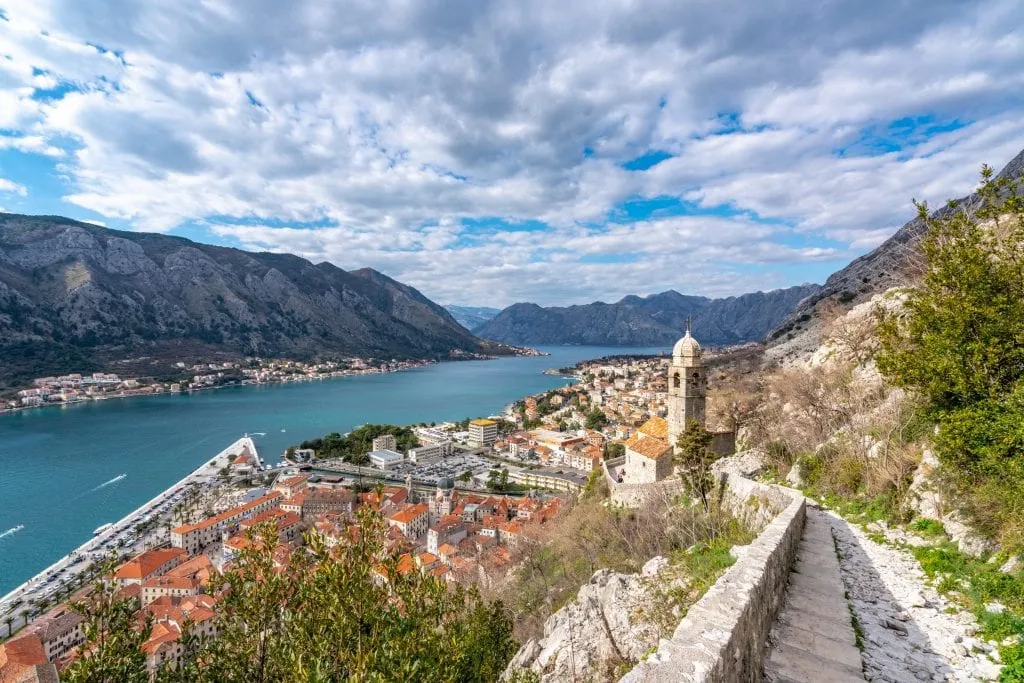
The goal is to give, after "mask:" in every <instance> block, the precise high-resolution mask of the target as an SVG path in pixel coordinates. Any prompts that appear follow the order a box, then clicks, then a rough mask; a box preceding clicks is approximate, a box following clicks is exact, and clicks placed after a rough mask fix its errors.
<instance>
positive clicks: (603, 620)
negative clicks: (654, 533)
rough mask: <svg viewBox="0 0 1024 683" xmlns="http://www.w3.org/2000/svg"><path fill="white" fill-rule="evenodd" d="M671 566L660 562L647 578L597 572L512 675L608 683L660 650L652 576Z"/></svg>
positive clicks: (652, 564) (524, 650)
mask: <svg viewBox="0 0 1024 683" xmlns="http://www.w3.org/2000/svg"><path fill="white" fill-rule="evenodd" d="M666 564H667V560H665V559H664V558H660V557H656V558H654V559H652V560H650V561H648V562H647V563H646V564H645V565H644V569H643V572H642V573H641V574H619V573H617V572H614V571H612V570H610V569H601V570H598V571H597V572H595V573H594V575H593V576H592V577H591V579H590V581H589V582H588V583H587V584H586V585H584V586H583V587H582V588H580V591H579V593H578V594H577V596H576V599H575V600H574V601H572V602H570V603H569V604H568V605H566V606H565V607H563V608H562V609H560V610H558V611H557V612H555V613H554V614H552V615H551V616H550V617H549V618H548V620H547V621H546V622H545V623H544V631H543V636H542V637H541V638H540V639H539V640H530V641H528V642H526V643H525V644H524V645H523V646H522V647H521V648H520V649H519V652H517V653H516V655H515V657H513V659H512V661H511V662H510V663H509V666H508V669H507V670H506V675H508V674H510V673H511V672H512V671H514V670H516V669H531V670H533V671H534V672H535V673H537V674H538V675H539V676H540V680H541V681H542V682H543V683H551V682H558V681H585V680H605V679H607V678H608V677H609V676H610V674H611V673H612V672H614V670H615V669H616V668H617V667H618V666H619V665H620V664H621V663H623V662H637V661H639V660H640V659H641V658H642V657H643V656H644V654H645V653H647V652H649V651H650V650H651V648H652V647H654V646H655V645H657V643H658V639H659V636H660V634H659V632H658V628H657V626H656V625H655V624H654V623H652V622H651V621H650V620H649V619H648V618H647V617H645V614H649V610H650V608H651V607H652V606H653V605H652V603H653V602H654V601H655V594H656V592H655V591H654V590H653V586H652V583H651V579H650V577H651V576H652V575H653V574H656V573H658V572H660V571H661V570H662V569H664V567H665V565H666Z"/></svg>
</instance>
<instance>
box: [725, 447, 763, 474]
mask: <svg viewBox="0 0 1024 683" xmlns="http://www.w3.org/2000/svg"><path fill="white" fill-rule="evenodd" d="M766 460H767V454H766V453H765V452H764V451H763V450H761V449H760V448H754V449H751V450H748V451H742V452H740V453H736V454H735V455H730V456H727V457H725V458H720V459H718V460H716V461H715V462H714V463H713V464H712V465H711V471H712V472H713V473H714V474H716V475H722V474H735V475H738V476H740V477H748V478H752V477H756V476H757V475H759V474H761V473H762V472H764V470H765V462H766Z"/></svg>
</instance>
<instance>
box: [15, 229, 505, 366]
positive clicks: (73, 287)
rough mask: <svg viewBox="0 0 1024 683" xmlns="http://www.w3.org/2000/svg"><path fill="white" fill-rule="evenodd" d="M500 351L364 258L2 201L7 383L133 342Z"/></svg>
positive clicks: (230, 349)
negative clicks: (243, 242)
mask: <svg viewBox="0 0 1024 683" xmlns="http://www.w3.org/2000/svg"><path fill="white" fill-rule="evenodd" d="M504 351H505V349H502V348H500V347H499V346H498V345H496V344H494V343H492V342H485V341H482V340H480V339H478V338H477V337H475V336H473V334H472V333H470V332H469V331H468V330H466V329H465V328H464V327H462V326H460V325H459V324H458V323H457V322H456V321H455V319H454V318H452V316H451V315H450V314H449V313H448V312H447V311H446V310H445V309H444V308H442V307H441V306H439V305H437V304H435V303H434V302H432V301H430V300H429V299H427V298H426V297H425V296H423V295H422V294H421V293H420V292H418V291H417V290H415V289H413V288H412V287H409V286H407V285H404V284H402V283H400V282H396V281H395V280H392V279H391V278H388V277H387V276H385V275H383V274H381V273H378V272H376V271H374V270H371V269H364V270H359V271H355V272H347V271H344V270H342V269H340V268H337V267H335V266H333V265H331V264H330V263H320V264H316V265H314V264H313V263H310V262H309V261H306V260H305V259H302V258H299V257H297V256H291V255H288V254H270V253H249V252H245V251H241V250H239V249H229V248H225V247H215V246H210V245H205V244H198V243H195V242H191V241H189V240H186V239H182V238H180V237H170V236H167V235H156V234H150V233H133V232H121V231H115V230H108V229H106V228H102V227H99V226H95V225H90V224H85V223H79V222H76V221H72V220H69V219H65V218H58V217H41V216H20V215H13V214H0V377H2V378H3V380H4V381H7V382H10V383H14V382H17V381H18V379H19V378H20V377H23V376H24V375H25V374H26V373H31V374H30V375H29V376H32V375H34V376H39V375H42V374H48V373H51V372H62V371H69V370H88V369H90V367H92V366H95V364H96V363H97V362H99V361H100V360H102V359H104V358H114V359H120V358H122V357H125V356H131V355H136V356H138V355H146V356H153V357H175V356H176V357H179V358H182V359H193V358H196V357H202V356H204V355H213V354H225V355H234V356H241V355H263V356H271V357H274V356H278V357H282V356H283V357H294V358H302V359H309V358H316V357H321V356H328V355H334V356H337V355H363V356H376V357H418V358H426V357H444V356H447V355H449V354H451V353H463V352H485V353H487V352H491V353H502V352H504Z"/></svg>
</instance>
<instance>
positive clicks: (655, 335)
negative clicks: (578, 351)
mask: <svg viewBox="0 0 1024 683" xmlns="http://www.w3.org/2000/svg"><path fill="white" fill-rule="evenodd" d="M818 289H819V286H818V285H800V286H798V287H790V288H788V289H778V290H775V291H771V292H755V293H753V294H744V295H742V296H738V297H728V298H725V299H709V298H707V297H702V296H686V295H683V294H680V293H678V292H676V291H673V290H669V291H667V292H662V293H660V294H652V295H650V296H646V297H639V296H627V297H625V298H624V299H622V300H621V301H619V302H617V303H613V304H606V303H603V302H597V303H592V304H586V305H583V306H569V307H565V308H558V307H551V308H542V307H540V306H538V305H536V304H529V303H520V304H514V305H512V306H509V307H508V308H506V309H505V310H504V311H502V312H501V313H499V314H498V315H497V316H495V317H494V319H492V320H490V321H489V322H487V323H485V324H484V325H482V326H481V327H479V328H477V329H476V330H475V332H476V334H477V335H479V336H481V337H483V338H485V339H494V340H496V341H501V342H505V343H509V344H596V345H607V346H660V345H665V344H671V343H673V342H674V341H675V340H676V339H678V338H679V335H680V333H681V331H682V330H683V329H685V327H686V318H687V316H692V318H693V329H694V330H695V334H696V335H697V336H698V337H699V338H700V340H701V341H702V342H705V343H708V344H734V343H739V342H745V341H754V340H760V339H762V338H764V335H765V334H766V333H767V332H768V330H770V329H772V328H773V327H774V326H776V325H777V324H778V323H779V321H781V320H782V319H783V318H785V317H786V316H787V315H789V313H790V312H791V311H792V310H793V308H794V307H795V306H796V305H797V304H798V303H799V302H801V301H802V300H804V299H805V298H807V297H809V296H812V295H814V294H815V293H817V291H818Z"/></svg>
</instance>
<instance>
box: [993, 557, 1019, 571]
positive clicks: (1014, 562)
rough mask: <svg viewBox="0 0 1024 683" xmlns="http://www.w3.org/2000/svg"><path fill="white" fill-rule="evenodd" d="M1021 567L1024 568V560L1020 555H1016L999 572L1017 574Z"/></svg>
mask: <svg viewBox="0 0 1024 683" xmlns="http://www.w3.org/2000/svg"><path fill="white" fill-rule="evenodd" d="M1021 567H1024V559H1022V558H1021V556H1020V555H1014V556H1013V557H1011V558H1010V559H1008V560H1007V561H1006V562H1004V563H1003V565H1002V566H1001V567H999V571H1001V572H1004V573H1006V574H1015V573H1016V572H1018V571H1020V569H1021Z"/></svg>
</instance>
